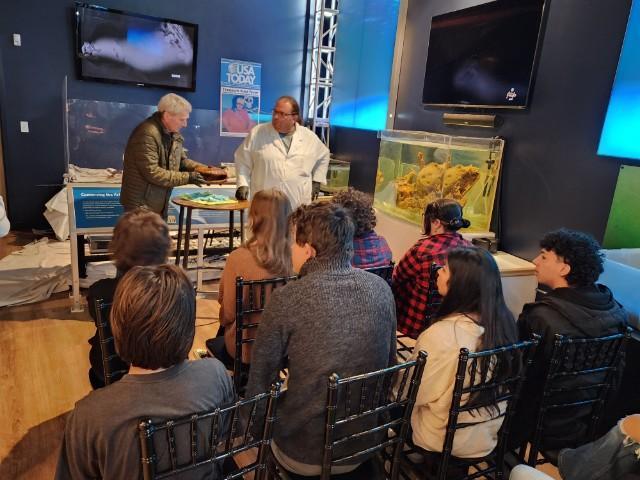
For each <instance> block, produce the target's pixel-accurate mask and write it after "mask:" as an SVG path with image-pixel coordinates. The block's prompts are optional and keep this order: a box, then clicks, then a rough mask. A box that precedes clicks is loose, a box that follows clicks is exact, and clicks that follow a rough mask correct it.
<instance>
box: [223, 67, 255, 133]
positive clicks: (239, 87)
mask: <svg viewBox="0 0 640 480" xmlns="http://www.w3.org/2000/svg"><path fill="white" fill-rule="evenodd" d="M261 70H262V65H261V64H259V63H255V62H244V61H242V60H230V59H228V58H223V59H221V60H220V136H221V137H244V136H246V135H247V133H249V131H250V130H251V129H252V128H253V127H254V126H255V125H257V124H258V121H259V117H260V76H261Z"/></svg>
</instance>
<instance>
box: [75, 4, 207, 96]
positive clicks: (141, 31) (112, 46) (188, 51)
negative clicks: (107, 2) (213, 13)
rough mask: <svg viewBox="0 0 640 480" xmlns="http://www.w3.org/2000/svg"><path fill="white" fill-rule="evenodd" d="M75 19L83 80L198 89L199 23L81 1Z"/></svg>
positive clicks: (78, 59)
mask: <svg viewBox="0 0 640 480" xmlns="http://www.w3.org/2000/svg"><path fill="white" fill-rule="evenodd" d="M75 18H76V58H77V64H78V69H79V75H80V77H81V78H83V79H91V80H103V81H109V82H125V83H134V84H136V85H140V86H156V87H166V88H170V89H173V90H191V91H193V90H195V87H196V53H197V40H198V26H197V25H195V24H193V23H187V22H181V21H178V20H169V19H165V18H155V17H149V16H145V15H137V14H133V13H127V12H122V11H119V10H112V9H108V8H103V7H98V6H95V5H86V4H79V3H78V4H76V9H75Z"/></svg>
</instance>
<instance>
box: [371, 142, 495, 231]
mask: <svg viewBox="0 0 640 480" xmlns="http://www.w3.org/2000/svg"><path fill="white" fill-rule="evenodd" d="M503 150H504V140H503V139H501V138H472V137H457V136H451V135H442V134H435V133H428V132H412V131H404V130H384V131H382V132H380V155H379V157H378V172H377V175H376V189H375V194H374V205H375V207H376V208H378V209H379V210H381V211H383V212H386V213H388V214H389V215H392V216H395V217H399V218H403V219H405V220H408V221H410V222H412V223H415V224H417V225H420V226H422V213H423V212H424V208H425V206H426V205H427V204H429V203H430V202H433V201H434V200H436V199H438V198H452V199H454V200H457V201H458V202H460V204H461V205H462V206H463V208H464V216H465V218H467V219H468V220H469V221H470V222H471V226H470V227H469V228H468V229H466V230H467V231H470V232H488V231H489V226H490V225H491V214H492V213H493V202H494V199H495V196H496V188H497V186H498V178H499V175H500V165H501V162H502V152H503Z"/></svg>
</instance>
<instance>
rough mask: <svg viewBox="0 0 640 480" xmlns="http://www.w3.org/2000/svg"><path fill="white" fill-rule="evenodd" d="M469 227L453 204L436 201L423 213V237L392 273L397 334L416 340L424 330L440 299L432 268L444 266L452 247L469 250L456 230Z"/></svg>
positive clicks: (449, 201) (459, 210)
mask: <svg viewBox="0 0 640 480" xmlns="http://www.w3.org/2000/svg"><path fill="white" fill-rule="evenodd" d="M469 225H471V223H470V222H469V220H467V219H465V218H462V207H461V206H460V204H459V203H458V202H456V201H455V200H450V199H446V198H444V199H439V200H436V201H434V202H431V203H430V204H428V205H427V206H426V208H425V210H424V226H423V228H424V233H425V235H426V237H424V238H421V239H420V240H418V241H417V242H416V244H415V245H414V246H413V247H411V248H410V249H409V250H408V251H407V253H405V254H404V257H402V260H400V262H399V263H398V265H396V268H395V269H394V271H393V279H392V286H393V293H394V295H395V299H396V315H397V318H398V331H399V332H401V333H403V334H405V335H407V336H409V337H411V338H414V339H415V338H418V335H419V334H420V332H422V331H423V330H424V329H425V328H427V326H428V319H430V318H431V317H432V316H433V314H434V313H436V310H437V308H438V306H439V305H440V302H441V301H442V297H441V296H440V294H439V293H438V291H437V289H436V287H435V280H436V279H435V278H432V277H433V275H432V264H433V263H435V264H436V265H438V266H442V265H444V264H445V261H446V258H447V252H448V251H449V250H451V249H452V248H455V247H464V246H471V243H470V242H468V241H467V240H465V239H464V238H462V235H460V234H459V233H458V232H457V230H459V229H461V228H467V227H468V226H469Z"/></svg>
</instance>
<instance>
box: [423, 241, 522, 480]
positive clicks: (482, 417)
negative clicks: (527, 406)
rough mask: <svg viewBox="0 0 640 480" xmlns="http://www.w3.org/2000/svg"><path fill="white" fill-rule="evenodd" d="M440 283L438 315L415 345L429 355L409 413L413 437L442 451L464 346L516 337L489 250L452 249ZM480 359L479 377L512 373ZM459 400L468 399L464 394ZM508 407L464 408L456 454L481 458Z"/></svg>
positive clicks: (495, 438)
mask: <svg viewBox="0 0 640 480" xmlns="http://www.w3.org/2000/svg"><path fill="white" fill-rule="evenodd" d="M437 285H438V292H439V293H440V295H442V297H443V300H442V304H441V305H440V310H439V311H438V317H437V319H436V321H435V323H433V324H432V325H431V326H430V327H429V328H427V330H425V331H424V332H422V333H421V334H420V336H419V337H418V340H417V342H416V346H415V350H414V352H418V351H420V350H424V351H426V352H427V353H428V354H429V358H428V361H427V365H426V367H425V370H424V374H423V376H422V383H421V384H420V388H419V390H418V396H417V398H416V404H415V407H414V409H413V414H412V416H411V428H412V429H413V443H414V444H415V445H417V446H419V447H421V448H422V449H424V450H427V451H430V452H442V448H443V442H444V439H445V434H446V427H447V422H448V420H449V409H450V407H451V399H452V396H453V388H454V383H455V375H456V369H457V367H458V357H459V355H460V349H461V348H467V349H468V350H469V351H471V352H476V351H480V350H490V349H493V348H496V347H499V346H502V345H511V344H514V343H516V341H517V332H516V324H515V320H514V318H513V315H512V314H511V312H509V310H508V308H507V306H506V304H505V302H504V297H503V295H502V283H501V280H500V272H499V271H498V267H497V265H496V262H495V260H494V259H493V257H492V256H491V254H490V253H489V252H487V251H486V250H483V249H479V248H475V247H462V248H455V249H453V250H449V253H448V256H447V260H446V263H445V265H444V267H442V268H441V269H440V270H439V271H438V278H437ZM478 364H479V371H478V375H476V379H477V381H480V379H481V378H485V377H486V376H488V377H489V378H491V379H492V380H497V379H498V378H496V376H500V375H504V374H506V373H508V372H504V373H503V372H496V371H494V368H493V366H492V365H491V359H490V357H485V358H483V359H481V360H479V362H478ZM503 366H504V367H505V369H506V370H508V369H509V368H508V367H509V366H507V365H503ZM466 381H469V379H468V378H467V379H465V382H466ZM466 386H469V385H468V384H465V387H466ZM461 404H466V400H465V399H464V398H463V401H462V402H461ZM504 410H505V405H504V404H496V405H494V406H493V408H490V409H485V410H481V411H474V412H461V413H460V415H459V416H458V423H471V424H473V425H470V426H467V427H465V428H461V429H458V430H456V433H455V437H454V440H453V449H452V455H453V456H454V457H459V458H479V457H483V456H485V455H488V454H489V453H491V452H492V451H493V449H494V448H495V447H496V444H497V442H498V430H499V429H500V426H501V425H502V421H503V419H504V417H501V416H499V414H500V413H501V412H502V413H504ZM430 459H431V457H428V458H427V459H426V460H427V462H428V461H429V460H430ZM433 461H434V462H435V461H437V459H436V458H434V459H433ZM450 471H451V470H450Z"/></svg>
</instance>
